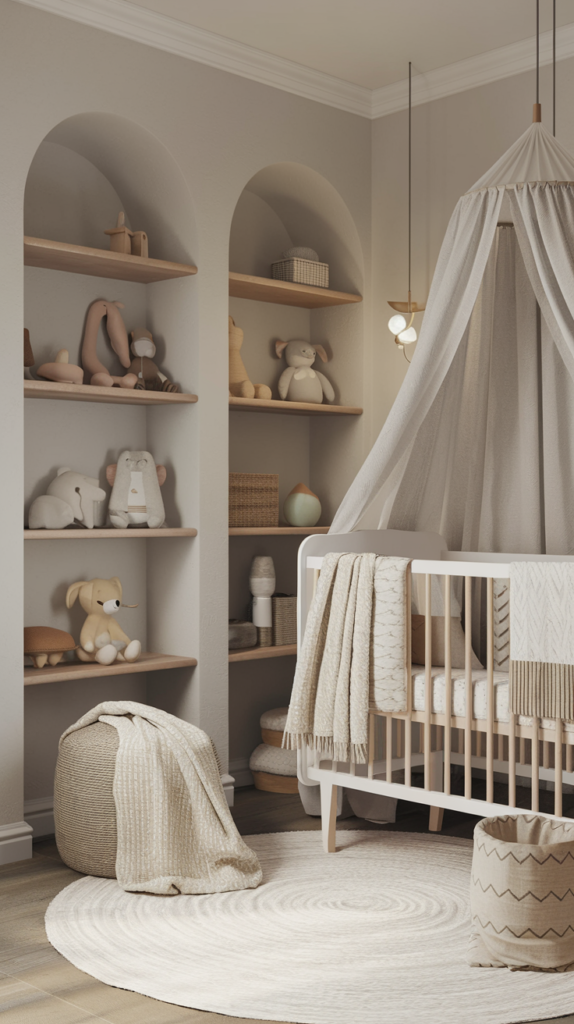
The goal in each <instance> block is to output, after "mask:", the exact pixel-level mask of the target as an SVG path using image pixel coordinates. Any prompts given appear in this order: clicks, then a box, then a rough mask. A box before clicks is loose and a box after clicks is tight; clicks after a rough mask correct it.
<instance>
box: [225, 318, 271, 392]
mask: <svg viewBox="0 0 574 1024" xmlns="http://www.w3.org/2000/svg"><path fill="white" fill-rule="evenodd" d="M242 345H243V331H242V330H241V327H237V326H236V324H235V320H234V319H233V317H232V316H230V317H229V394H230V395H233V397H234V398H267V399H269V398H271V397H272V394H271V388H269V387H267V385H266V384H252V383H251V381H250V380H249V376H248V374H247V370H246V369H245V366H244V365H243V359H242V358H241V346H242Z"/></svg>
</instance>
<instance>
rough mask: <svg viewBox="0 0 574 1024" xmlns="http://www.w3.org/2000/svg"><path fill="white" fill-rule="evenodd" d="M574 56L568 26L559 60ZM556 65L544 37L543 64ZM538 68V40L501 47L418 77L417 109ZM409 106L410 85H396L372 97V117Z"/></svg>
mask: <svg viewBox="0 0 574 1024" xmlns="http://www.w3.org/2000/svg"><path fill="white" fill-rule="evenodd" d="M573 56H574V25H565V26H564V27H563V28H561V29H558V31H557V32H556V59H557V60H565V59H566V58H567V57H573ZM551 63H552V33H551V32H544V33H542V35H541V36H540V64H541V65H542V64H551ZM535 67H536V57H535V48H534V38H531V39H522V40H521V41H520V42H519V43H511V44H510V45H509V46H501V47H499V48H497V49H496V50H489V51H488V53H481V54H479V55H478V56H477V57H468V58H467V59H466V60H459V61H457V62H456V64H447V65H446V67H444V68H437V69H436V70H435V71H429V72H428V73H427V74H425V75H415V76H413V80H412V102H413V106H420V105H421V104H423V103H430V102H432V100H440V99H442V98H443V97H445V96H452V95H454V94H455V93H457V92H466V90H467V89H476V88H477V87H478V86H480V85H488V84H489V82H497V81H499V80H500V79H502V78H511V77H512V76H513V75H520V74H522V72H524V71H532V70H533V68H535ZM408 105H409V91H408V82H407V81H406V79H405V80H404V81H402V82H393V84H392V85H387V86H384V87H383V88H382V89H375V90H373V93H372V106H371V117H372V118H377V117H386V115H387V114H394V113H395V112H396V111H398V110H406V109H407V107H408Z"/></svg>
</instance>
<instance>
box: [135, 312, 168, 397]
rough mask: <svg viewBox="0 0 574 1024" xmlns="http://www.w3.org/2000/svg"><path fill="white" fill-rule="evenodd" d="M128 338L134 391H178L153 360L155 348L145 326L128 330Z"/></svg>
mask: <svg viewBox="0 0 574 1024" xmlns="http://www.w3.org/2000/svg"><path fill="white" fill-rule="evenodd" d="M130 338H131V339H132V343H131V346H130V347H131V350H132V353H133V356H134V358H133V359H132V361H131V364H130V370H131V372H132V373H135V374H136V376H137V380H138V382H137V384H136V391H168V392H170V393H173V392H175V391H179V387H178V386H177V384H173V383H172V382H171V381H170V380H168V378H167V377H166V376H165V374H163V373H161V372H160V369H159V367H158V366H156V364H155V363H154V362H153V357H154V356H155V352H156V349H155V344H154V340H153V337H152V335H151V334H150V332H149V331H147V330H146V328H145V327H137V328H136V330H135V331H131V332H130Z"/></svg>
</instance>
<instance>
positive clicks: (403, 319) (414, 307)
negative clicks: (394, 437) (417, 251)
mask: <svg viewBox="0 0 574 1024" xmlns="http://www.w3.org/2000/svg"><path fill="white" fill-rule="evenodd" d="M411 123H412V63H411V61H409V175H408V177H409V218H408V235H409V287H408V299H407V301H406V302H391V301H390V300H389V306H390V307H391V309H394V310H396V313H395V314H394V315H393V316H392V317H391V319H390V320H389V331H390V332H391V334H394V336H395V343H396V344H397V345H398V346H399V348H400V349H402V352H403V355H404V357H405V359H406V360H407V362H409V363H410V359H409V358H408V357H407V355H406V352H405V345H412V343H413V342H414V341H416V340H417V332H416V330H415V328H414V327H413V320H414V318H415V313H422V311H423V309H424V308H425V307H424V306H423V305H419V304H418V302H413V300H412V297H411V177H412V175H411V163H412V160H411V154H412V145H411V135H412V132H411ZM407 318H408V319H407Z"/></svg>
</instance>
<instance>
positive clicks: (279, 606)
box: [271, 594, 297, 647]
mask: <svg viewBox="0 0 574 1024" xmlns="http://www.w3.org/2000/svg"><path fill="white" fill-rule="evenodd" d="M271 600H272V603H273V646H274V647H283V646H284V645H285V644H296V643H297V598H296V597H288V596H287V595H285V594H279V595H278V596H277V597H273V598H271Z"/></svg>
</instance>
